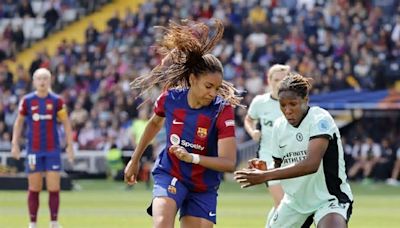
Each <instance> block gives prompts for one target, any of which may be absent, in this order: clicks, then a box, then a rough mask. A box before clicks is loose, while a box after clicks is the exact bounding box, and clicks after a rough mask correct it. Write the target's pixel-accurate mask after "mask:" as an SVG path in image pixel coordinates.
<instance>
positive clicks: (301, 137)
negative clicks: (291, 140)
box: [296, 132, 303, 142]
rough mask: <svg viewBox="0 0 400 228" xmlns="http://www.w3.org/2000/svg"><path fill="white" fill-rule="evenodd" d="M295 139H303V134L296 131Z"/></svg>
mask: <svg viewBox="0 0 400 228" xmlns="http://www.w3.org/2000/svg"><path fill="white" fill-rule="evenodd" d="M296 139H297V141H299V142H301V141H303V135H302V134H301V133H300V132H299V133H297V134H296Z"/></svg>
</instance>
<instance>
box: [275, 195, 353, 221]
mask: <svg viewBox="0 0 400 228" xmlns="http://www.w3.org/2000/svg"><path fill="white" fill-rule="evenodd" d="M351 212H352V203H339V202H338V201H337V200H333V201H328V202H327V203H325V204H324V205H322V206H321V207H320V208H318V209H317V210H315V211H313V212H310V213H300V212H298V211H297V210H294V209H293V208H291V207H290V205H289V204H288V203H287V202H284V201H281V203H280V205H279V207H278V209H277V210H276V211H275V213H274V215H273V216H272V219H271V220H270V222H269V224H268V227H271V228H275V227H276V228H278V227H279V228H281V227H282V228H283V227H302V226H303V225H304V224H307V223H308V222H309V220H308V218H309V217H313V219H314V223H315V224H317V225H318V223H319V221H320V220H321V219H322V218H323V217H324V216H325V215H327V214H331V213H337V214H339V215H341V216H342V217H343V218H344V219H345V220H346V221H347V222H348V221H349V219H350V215H351Z"/></svg>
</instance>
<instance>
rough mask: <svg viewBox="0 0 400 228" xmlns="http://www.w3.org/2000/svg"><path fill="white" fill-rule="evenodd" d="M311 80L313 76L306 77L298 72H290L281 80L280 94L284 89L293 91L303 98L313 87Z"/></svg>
mask: <svg viewBox="0 0 400 228" xmlns="http://www.w3.org/2000/svg"><path fill="white" fill-rule="evenodd" d="M311 80H312V79H311V78H306V77H304V76H302V75H300V74H298V73H295V72H289V73H288V74H287V76H286V77H285V78H284V79H283V80H282V81H281V82H280V85H279V89H278V94H280V93H281V92H284V91H292V92H294V93H296V94H297V95H299V96H300V97H301V98H305V97H307V96H308V94H309V92H310V90H311V88H312V85H311Z"/></svg>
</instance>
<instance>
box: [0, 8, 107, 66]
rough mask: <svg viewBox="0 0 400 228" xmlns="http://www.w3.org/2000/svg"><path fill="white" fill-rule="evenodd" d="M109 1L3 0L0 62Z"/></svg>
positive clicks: (0, 25)
mask: <svg viewBox="0 0 400 228" xmlns="http://www.w3.org/2000/svg"><path fill="white" fill-rule="evenodd" d="M108 1H109V0H100V1H83V0H1V1H0V62H1V61H3V60H4V59H10V58H11V59H13V58H14V57H15V55H16V54H17V53H18V52H19V51H21V50H23V49H24V48H26V47H28V46H29V45H30V44H31V43H32V42H34V41H36V40H38V39H42V38H43V37H46V36H47V35H48V34H50V33H52V32H53V31H54V30H57V29H60V28H61V27H62V26H64V25H65V24H68V23H69V22H72V21H74V20H76V19H78V17H79V16H81V15H84V14H88V13H91V12H93V11H94V10H95V9H96V8H97V7H99V6H101V5H102V4H104V3H106V2H108Z"/></svg>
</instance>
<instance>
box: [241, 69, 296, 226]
mask: <svg viewBox="0 0 400 228" xmlns="http://www.w3.org/2000/svg"><path fill="white" fill-rule="evenodd" d="M289 71H290V66H288V65H281V64H275V65H273V66H272V67H271V68H269V70H268V74H267V77H268V87H269V92H268V93H264V94H261V95H257V96H256V97H254V99H253V100H252V101H251V104H250V106H249V110H248V112H247V115H246V117H245V120H244V127H245V129H246V131H247V133H248V134H249V135H250V136H251V138H252V139H253V140H255V141H257V142H259V143H260V145H259V150H258V156H257V158H258V159H259V160H262V161H265V162H266V165H267V167H268V168H273V167H274V160H273V158H272V150H271V149H272V126H273V124H274V122H275V120H276V119H278V118H279V117H281V116H283V115H282V112H281V109H280V108H279V102H278V86H279V83H280V82H281V81H282V79H283V78H284V77H285V76H286V75H287V74H288V73H289ZM257 124H259V125H260V126H261V129H258V128H257ZM255 160H256V159H252V161H253V163H254V161H255ZM250 164H252V162H250ZM265 184H266V187H267V189H268V190H269V193H270V194H271V196H272V198H273V200H274V207H272V209H271V210H270V212H269V213H268V217H267V224H268V221H269V220H270V218H271V217H272V215H273V213H274V211H275V209H276V208H278V206H279V203H280V201H281V200H282V197H283V190H282V186H281V185H280V183H279V181H277V180H274V181H268V182H266V183H265Z"/></svg>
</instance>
